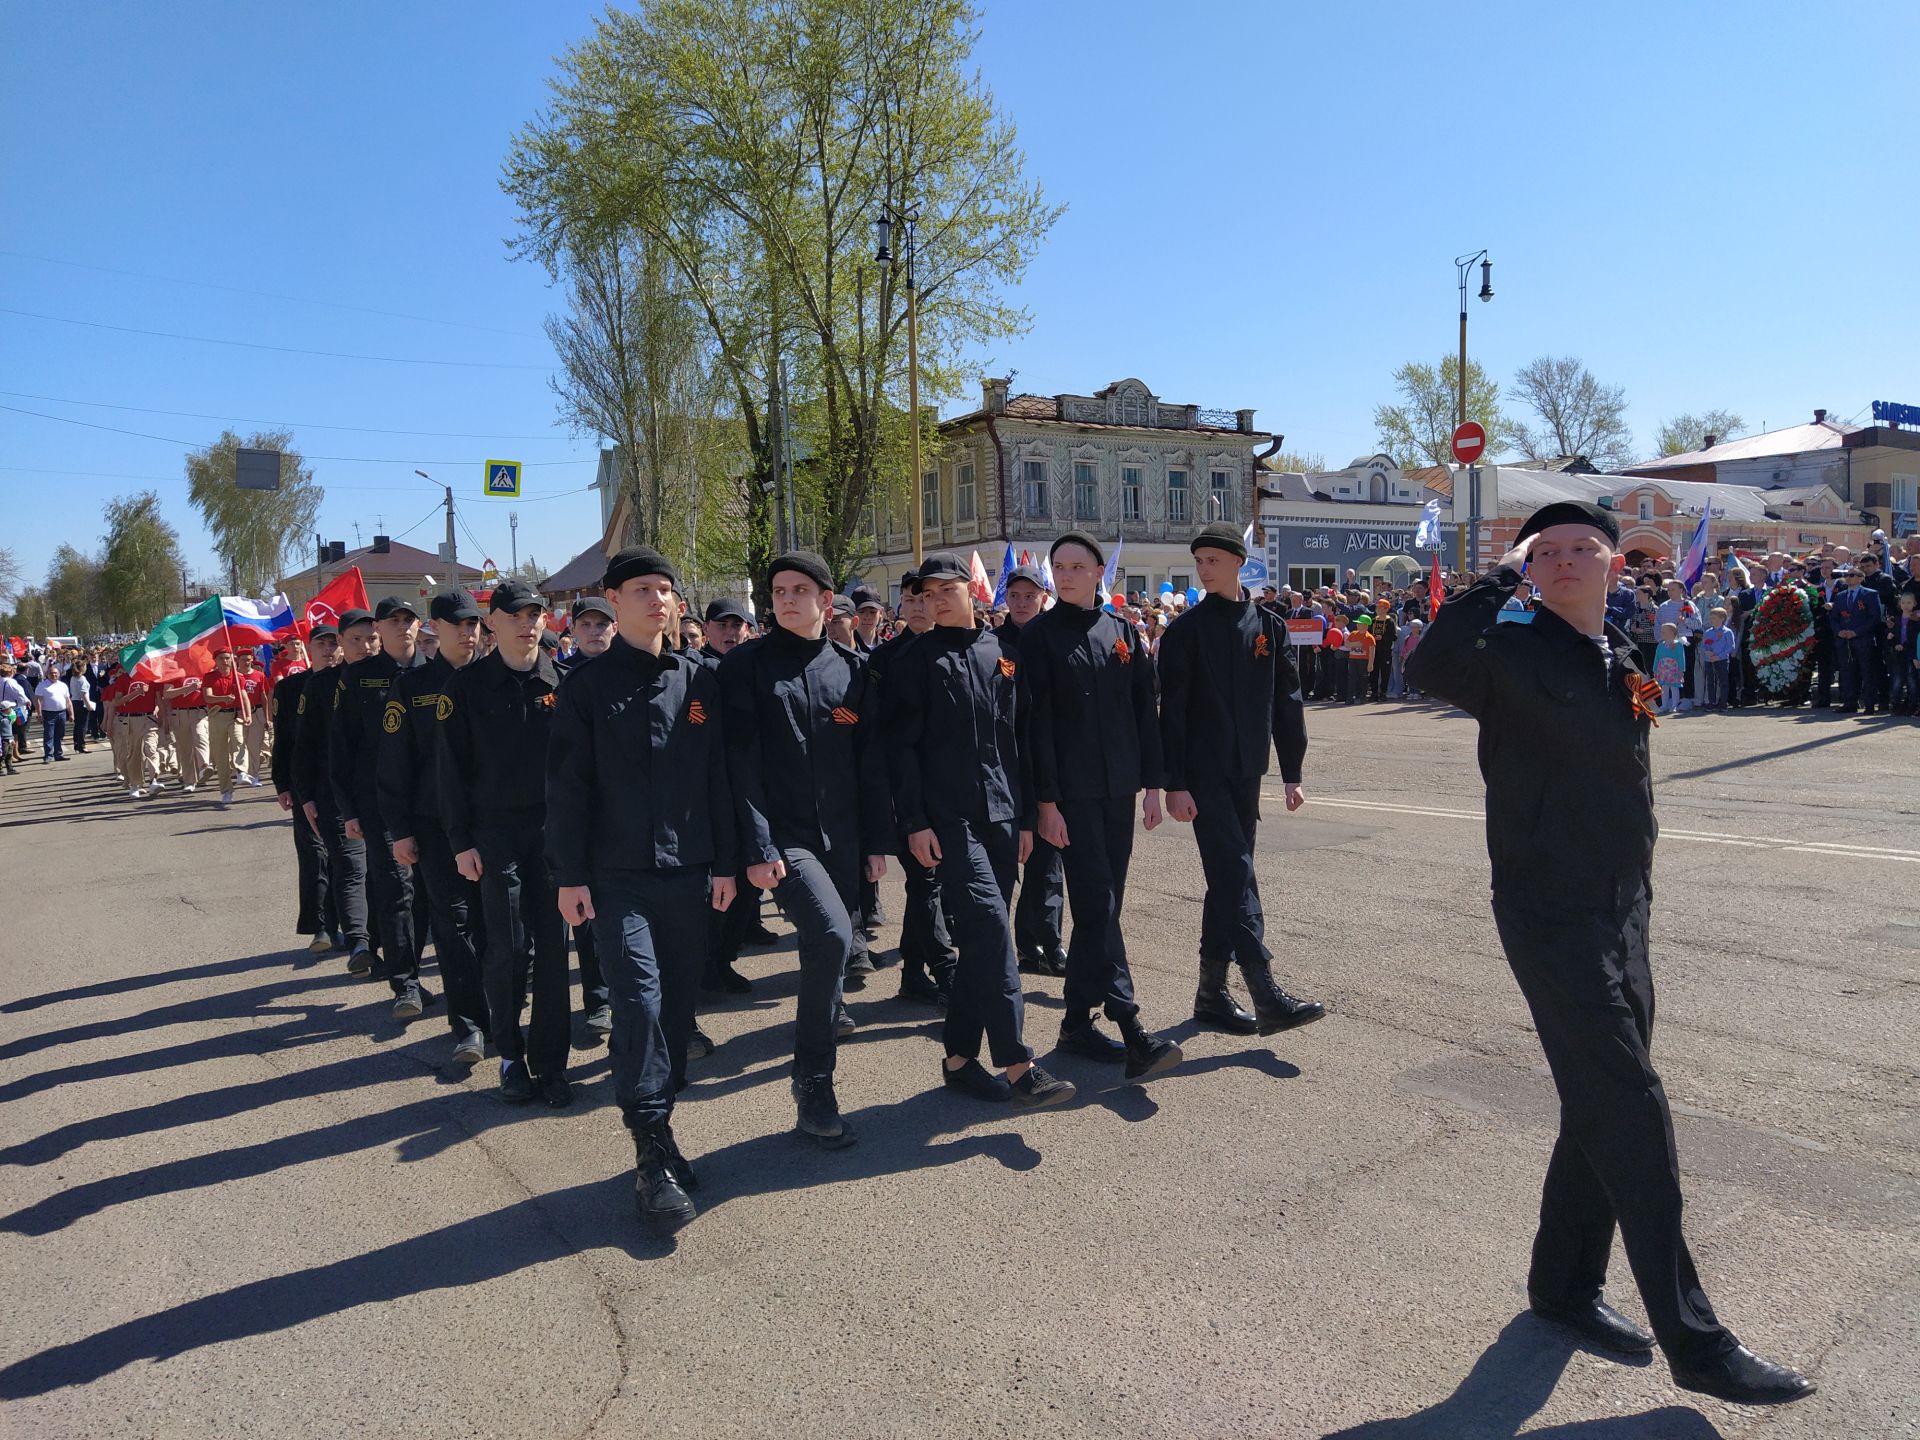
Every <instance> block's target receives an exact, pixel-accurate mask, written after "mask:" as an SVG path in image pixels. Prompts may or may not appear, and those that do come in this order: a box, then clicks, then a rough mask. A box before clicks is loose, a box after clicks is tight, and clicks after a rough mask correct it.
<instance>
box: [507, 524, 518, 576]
mask: <svg viewBox="0 0 1920 1440" xmlns="http://www.w3.org/2000/svg"><path fill="white" fill-rule="evenodd" d="M507 529H509V530H511V531H512V532H513V538H512V539H511V540H509V541H508V542H507V543H508V544H509V545H511V546H512V547H513V548H512V549H511V550H510V551H509V552H508V555H509V562H508V563H509V564H510V565H511V566H512V568H511V569H510V570H508V571H507V573H508V574H509V575H516V574H518V573H519V571H520V512H519V511H518V510H509V511H508V512H507Z"/></svg>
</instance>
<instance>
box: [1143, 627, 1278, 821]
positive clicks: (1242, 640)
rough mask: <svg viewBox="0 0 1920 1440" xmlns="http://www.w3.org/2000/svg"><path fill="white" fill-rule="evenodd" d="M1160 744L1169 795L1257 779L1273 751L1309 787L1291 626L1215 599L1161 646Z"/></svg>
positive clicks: (1169, 630)
mask: <svg viewBox="0 0 1920 1440" xmlns="http://www.w3.org/2000/svg"><path fill="white" fill-rule="evenodd" d="M1160 737H1161V740H1162V742H1163V746H1164V750H1165V760H1166V775H1165V778H1166V782H1167V789H1169V790H1186V789H1189V788H1191V782H1193V781H1195V780H1254V779H1258V778H1259V777H1260V776H1262V775H1264V774H1266V773H1267V756H1268V754H1269V751H1268V745H1269V743H1271V745H1272V747H1273V748H1274V749H1275V750H1277V751H1279V754H1280V778H1281V779H1282V780H1284V781H1286V782H1287V783H1288V784H1289V785H1297V784H1299V783H1300V766H1301V762H1303V761H1304V760H1305V759H1306V757H1307V714H1306V706H1305V704H1304V702H1303V701H1302V700H1301V698H1300V672H1299V671H1298V670H1297V669H1296V668H1295V667H1294V663H1293V646H1291V645H1290V644H1288V643H1287V622H1286V621H1284V620H1282V619H1281V618H1280V617H1278V616H1277V615H1273V614H1271V613H1270V612H1268V611H1265V610H1262V609H1261V608H1260V607H1259V606H1257V605H1255V604H1253V603H1252V602H1251V601H1247V600H1227V599H1223V598H1222V597H1220V596H1218V595H1208V596H1206V597H1204V598H1203V599H1202V600H1201V601H1200V603H1199V604H1198V605H1196V606H1194V607H1193V608H1192V609H1191V610H1189V611H1187V612H1186V613H1185V614H1184V615H1181V616H1179V617H1178V618H1177V619H1175V620H1174V622H1173V623H1172V624H1171V625H1169V626H1168V627H1167V633H1166V634H1165V635H1163V636H1161V637H1160Z"/></svg>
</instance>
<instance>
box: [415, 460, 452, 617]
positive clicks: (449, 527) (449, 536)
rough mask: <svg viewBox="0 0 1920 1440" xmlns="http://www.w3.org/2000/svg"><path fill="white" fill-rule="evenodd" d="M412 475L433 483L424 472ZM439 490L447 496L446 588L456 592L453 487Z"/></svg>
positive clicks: (443, 486) (444, 487) (449, 486)
mask: <svg viewBox="0 0 1920 1440" xmlns="http://www.w3.org/2000/svg"><path fill="white" fill-rule="evenodd" d="M413 473H414V474H416V475H418V476H419V477H420V478H421V479H422V480H424V481H426V482H427V483H428V484H429V485H431V484H432V483H433V477H432V476H431V475H429V474H427V472H426V471H424V470H416V471H414V472H413ZM440 488H441V489H442V490H444V491H445V492H446V496H447V546H446V549H447V557H446V558H447V588H448V589H449V590H458V589H459V588H460V552H459V551H458V550H457V549H456V548H455V547H454V543H453V487H452V486H451V485H442V486H441V487H440Z"/></svg>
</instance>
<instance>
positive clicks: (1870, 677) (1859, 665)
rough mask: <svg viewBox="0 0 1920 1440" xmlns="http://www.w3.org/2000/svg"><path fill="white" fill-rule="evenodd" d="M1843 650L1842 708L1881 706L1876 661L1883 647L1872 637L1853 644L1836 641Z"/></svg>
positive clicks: (1849, 641) (1858, 637)
mask: <svg viewBox="0 0 1920 1440" xmlns="http://www.w3.org/2000/svg"><path fill="white" fill-rule="evenodd" d="M1833 643H1834V644H1835V645H1837V646H1838V647H1839V649H1840V703H1841V704H1842V705H1864V706H1871V705H1878V704H1879V703H1880V672H1879V669H1878V666H1877V665H1876V663H1875V662H1876V661H1877V660H1878V658H1879V653H1878V652H1879V649H1880V643H1879V641H1877V640H1875V639H1874V638H1873V637H1872V636H1865V635H1862V636H1855V637H1854V638H1853V639H1851V640H1844V639H1838V638H1836V639H1835V640H1834V642H1833Z"/></svg>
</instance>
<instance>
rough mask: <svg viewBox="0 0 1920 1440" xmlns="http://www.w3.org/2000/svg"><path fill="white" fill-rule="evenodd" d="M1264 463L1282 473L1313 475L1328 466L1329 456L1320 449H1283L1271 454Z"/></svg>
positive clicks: (1275, 471) (1270, 468) (1274, 470)
mask: <svg viewBox="0 0 1920 1440" xmlns="http://www.w3.org/2000/svg"><path fill="white" fill-rule="evenodd" d="M1263 463H1264V464H1265V465H1266V467H1267V469H1269V470H1271V471H1273V472H1274V473H1276V474H1280V475H1288V474H1292V475H1312V474H1313V473H1315V472H1316V471H1319V470H1324V469H1326V468H1327V457H1326V456H1324V455H1322V454H1321V453H1320V452H1319V451H1318V450H1312V451H1302V450H1282V451H1279V452H1278V453H1277V454H1273V455H1269V456H1268V457H1267V458H1266V460H1265V461H1264V462H1263Z"/></svg>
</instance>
